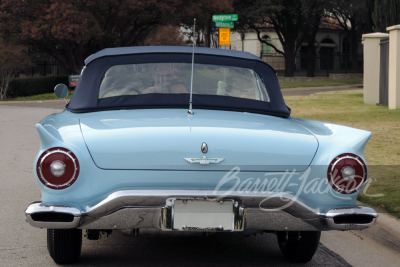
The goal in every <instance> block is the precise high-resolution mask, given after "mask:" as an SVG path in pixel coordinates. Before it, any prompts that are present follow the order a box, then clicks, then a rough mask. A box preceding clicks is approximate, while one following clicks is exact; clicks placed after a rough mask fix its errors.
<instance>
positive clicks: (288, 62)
mask: <svg viewBox="0 0 400 267" xmlns="http://www.w3.org/2000/svg"><path fill="white" fill-rule="evenodd" d="M295 69H296V57H295V55H294V54H293V53H288V52H286V53H285V77H294V71H295Z"/></svg>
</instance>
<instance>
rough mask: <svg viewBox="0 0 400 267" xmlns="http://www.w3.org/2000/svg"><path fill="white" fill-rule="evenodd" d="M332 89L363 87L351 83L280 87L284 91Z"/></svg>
mask: <svg viewBox="0 0 400 267" xmlns="http://www.w3.org/2000/svg"><path fill="white" fill-rule="evenodd" d="M334 89H341V90H343V89H349V90H351V89H363V84H352V85H339V86H319V87H296V88H285V89H281V90H282V91H285V92H289V91H290V92H295V91H308V90H330V91H332V90H334Z"/></svg>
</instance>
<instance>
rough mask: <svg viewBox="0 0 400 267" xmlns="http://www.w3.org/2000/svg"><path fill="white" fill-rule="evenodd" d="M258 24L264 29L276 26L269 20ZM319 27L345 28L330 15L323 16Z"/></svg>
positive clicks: (324, 28)
mask: <svg viewBox="0 0 400 267" xmlns="http://www.w3.org/2000/svg"><path fill="white" fill-rule="evenodd" d="M257 26H258V27H260V28H264V29H271V28H273V27H274V26H273V25H272V24H271V23H268V22H264V23H261V24H258V25H257ZM319 29H321V30H336V31H340V30H343V29H342V27H340V24H339V21H337V20H336V19H335V18H330V17H325V18H322V20H321V22H320V25H319Z"/></svg>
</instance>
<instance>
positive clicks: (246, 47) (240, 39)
mask: <svg viewBox="0 0 400 267" xmlns="http://www.w3.org/2000/svg"><path fill="white" fill-rule="evenodd" d="M261 36H262V38H263V39H264V40H266V41H267V42H270V43H271V44H273V45H274V46H276V47H277V48H278V49H280V50H281V51H283V48H282V44H281V42H280V40H279V38H278V35H277V34H276V32H275V30H274V29H273V27H272V25H271V24H266V25H265V28H263V29H262V30H261ZM315 46H316V52H317V57H318V58H317V61H316V70H325V69H327V67H328V66H329V69H332V70H333V69H343V68H349V69H350V68H352V66H351V64H352V62H351V59H350V53H351V51H350V42H349V40H348V38H347V36H346V33H345V32H344V31H343V30H342V28H341V27H340V26H339V25H338V22H337V21H336V20H334V19H331V18H326V19H324V20H323V21H322V22H321V25H320V29H319V30H318V32H317V35H316V38H315ZM307 48H308V45H307V43H302V45H301V48H300V49H299V51H298V55H297V58H296V69H297V70H301V69H307V58H308V57H307V53H308V51H307ZM230 49H232V50H238V51H246V52H250V53H252V54H254V55H256V56H258V57H261V58H263V60H264V61H265V62H267V63H269V64H270V65H271V66H272V67H274V68H275V69H276V70H282V69H284V66H285V62H284V59H283V57H282V55H281V54H279V53H277V52H276V51H275V49H274V48H272V47H270V46H268V45H266V44H263V43H261V42H260V41H259V40H258V38H257V33H256V31H255V30H253V29H247V30H243V31H240V32H239V31H232V32H231V46H230ZM362 52H363V48H362V45H361V40H360V45H359V46H358V53H359V54H360V55H359V58H360V62H359V64H361V65H362ZM345 63H346V64H345Z"/></svg>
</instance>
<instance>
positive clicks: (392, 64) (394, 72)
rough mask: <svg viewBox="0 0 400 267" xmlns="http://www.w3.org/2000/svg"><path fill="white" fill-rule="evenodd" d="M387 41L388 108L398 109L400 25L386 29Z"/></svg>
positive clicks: (399, 90)
mask: <svg viewBox="0 0 400 267" xmlns="http://www.w3.org/2000/svg"><path fill="white" fill-rule="evenodd" d="M386 30H387V31H388V32H389V35H390V37H389V38H390V42H389V109H400V25H395V26H391V27H388V28H387V29H386Z"/></svg>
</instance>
